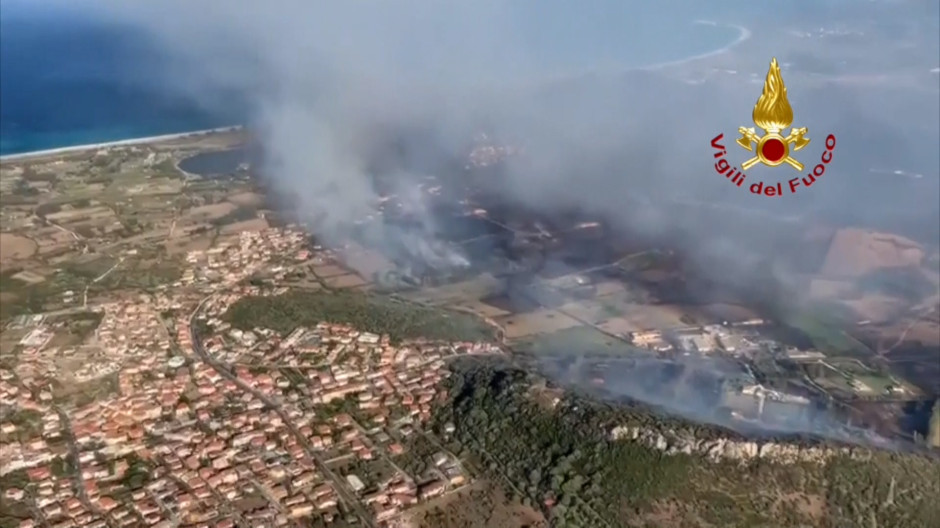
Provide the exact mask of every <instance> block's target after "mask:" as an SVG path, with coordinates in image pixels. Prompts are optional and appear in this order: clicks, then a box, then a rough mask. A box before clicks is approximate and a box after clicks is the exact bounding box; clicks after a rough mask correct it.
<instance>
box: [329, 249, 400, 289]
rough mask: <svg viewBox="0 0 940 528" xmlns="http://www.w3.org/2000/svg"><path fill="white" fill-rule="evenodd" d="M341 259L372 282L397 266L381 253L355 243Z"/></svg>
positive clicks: (345, 251) (343, 253) (344, 252)
mask: <svg viewBox="0 0 940 528" xmlns="http://www.w3.org/2000/svg"><path fill="white" fill-rule="evenodd" d="M340 258H341V260H342V261H343V264H345V265H346V266H348V267H349V268H350V269H352V270H354V271H355V272H356V273H358V274H359V276H360V277H362V278H364V279H366V280H367V281H371V280H372V278H373V277H374V276H375V275H376V274H379V275H384V274H385V273H387V272H389V271H391V270H394V269H395V265H394V264H392V263H391V262H389V260H388V259H386V258H385V257H384V256H383V255H382V254H381V253H378V252H376V251H372V250H369V249H366V248H364V247H362V246H360V245H359V244H355V243H350V244H349V245H348V247H347V249H346V250H344V251H343V252H342V255H340Z"/></svg>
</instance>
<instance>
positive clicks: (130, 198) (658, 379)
mask: <svg viewBox="0 0 940 528" xmlns="http://www.w3.org/2000/svg"><path fill="white" fill-rule="evenodd" d="M487 140H488V138H485V137H484V138H480V142H479V144H477V145H476V147H475V149H474V150H473V151H472V152H471V155H470V156H469V160H470V161H469V163H470V164H471V166H473V167H477V168H480V167H482V168H487V167H492V166H493V165H492V164H498V163H499V162H500V160H501V159H503V158H505V157H508V156H517V155H519V154H520V151H519V150H518V149H516V148H514V147H504V146H500V145H498V144H495V143H494V144H491V142H488V141H487ZM186 141H190V142H196V143H195V146H193V145H191V144H190V143H187V142H186ZM186 141H184V140H182V139H177V140H172V141H171V142H170V143H167V144H166V145H164V146H158V147H152V146H147V145H129V146H126V147H121V148H114V149H101V150H100V151H98V152H95V153H84V154H82V153H78V154H69V155H67V156H65V157H64V158H63V159H56V158H50V159H48V160H44V159H39V160H38V161H35V162H30V163H29V164H9V165H7V164H5V165H4V166H3V167H2V171H0V175H2V180H0V187H2V188H5V189H7V190H8V191H9V193H4V195H5V196H7V195H12V196H14V198H15V199H16V200H14V201H13V202H11V203H10V204H8V205H5V206H4V208H3V209H2V210H0V216H2V219H3V221H4V226H5V229H6V230H5V231H4V232H3V233H2V234H0V246H2V251H0V263H2V265H3V267H2V273H0V280H2V281H3V283H2V286H3V288H2V291H0V300H2V301H3V302H2V303H0V308H2V309H3V323H2V325H3V326H2V331H0V351H2V355H0V401H2V406H0V511H2V514H0V528H6V527H7V526H9V527H11V528H12V527H18V526H22V527H31V526H33V527H43V528H45V527H53V528H54V527H84V526H99V527H107V528H115V527H129V526H160V527H161V528H164V527H166V528H169V527H175V526H193V527H196V526H198V527H206V528H214V527H226V526H233V527H234V526H245V527H255V526H319V527H324V528H325V527H337V528H342V527H347V526H370V527H375V528H385V527H388V528H391V527H396V528H398V527H401V528H404V527H406V526H407V527H421V528H424V527H431V526H433V527H435V528H437V527H438V526H445V525H444V524H441V521H440V519H442V518H445V517H451V516H454V515H456V516H458V517H459V516H460V515H463V514H466V516H465V517H463V519H464V521H463V522H464V524H456V525H455V526H481V525H486V523H485V519H488V518H489V516H491V515H493V516H497V517H499V518H515V519H516V520H517V521H518V523H517V524H512V525H510V526H512V528H522V527H523V526H530V527H536V526H538V527H542V526H546V519H548V518H553V517H552V516H553V515H570V516H573V517H572V518H574V517H577V516H585V517H584V518H586V519H590V521H588V522H592V523H593V522H595V521H596V520H597V519H600V518H601V517H602V516H600V515H599V514H598V511H599V510H600V509H602V505H603V504H605V503H609V502H610V501H609V500H607V499H603V500H602V499H597V502H594V503H592V504H591V505H590V506H586V505H585V504H586V502H579V503H578V506H577V507H576V508H573V509H572V508H568V513H567V514H566V513H565V510H566V505H565V501H566V498H565V495H566V496H567V501H572V500H575V501H577V500H580V499H572V498H571V497H572V496H574V495H573V494H571V493H567V494H564V493H561V491H563V489H564V488H565V486H566V484H565V483H563V482H562V481H560V480H558V479H555V478H554V477H550V478H543V477H542V475H548V474H549V473H548V472H547V471H545V472H541V473H539V472H535V473H533V472H531V470H528V469H521V468H522V467H526V466H525V465H523V466H520V465H518V463H517V462H518V461H519V460H522V459H523V458H524V456H523V454H522V451H526V450H525V449H523V450H522V451H518V450H516V451H513V454H512V455H510V456H502V454H501V453H500V452H499V451H498V450H496V449H491V448H492V447H493V446H496V445H498V444H497V443H494V442H496V441H497V440H499V439H501V438H504V435H502V434H496V433H494V432H493V431H495V430H496V429H495V427H496V425H495V424H496V423H497V421H490V420H488V419H481V418H480V416H482V415H463V416H459V415H458V413H457V412H456V411H455V408H456V407H458V406H457V405H456V404H455V402H456V401H457V396H460V395H465V392H464V390H461V388H462V389H466V385H461V383H464V382H465V379H466V378H465V377H464V376H465V373H466V372H467V368H469V367H468V366H472V367H473V368H477V367H479V368H480V369H483V370H484V371H485V370H486V369H491V368H493V366H494V365H502V366H507V365H508V366H510V367H511V368H513V369H519V371H525V372H527V373H531V375H532V376H534V377H541V378H542V380H543V381H542V382H541V384H542V388H536V389H533V390H531V391H525V394H526V398H531V399H532V400H533V401H535V402H540V405H542V404H544V408H546V409H552V410H553V411H552V412H555V413H577V412H578V411H577V408H578V407H579V406H577V405H576V406H572V407H570V408H567V407H565V406H564V405H562V404H560V403H559V402H562V401H566V399H567V398H571V397H572V396H571V395H572V394H591V395H592V397H596V398H597V401H605V402H609V401H620V400H621V399H622V398H623V396H624V394H623V393H622V392H619V391H622V387H624V385H625V384H627V385H630V387H629V389H630V390H640V391H641V392H642V394H641V396H642V397H639V398H638V399H639V400H640V401H647V400H646V398H652V399H653V400H656V399H659V401H663V402H667V403H668V405H667V408H668V409H667V410H668V411H672V410H675V409H678V410H679V411H680V412H681V410H682V406H683V405H685V404H686V403H688V402H693V403H695V404H700V405H702V406H704V407H707V409H708V410H709V412H712V413H713V415H712V416H711V417H710V419H713V420H715V421H716V422H720V423H721V424H722V426H724V427H728V428H729V429H732V430H733V429H735V428H736V427H755V428H771V427H778V428H781V429H786V428H789V429H796V430H805V429H806V428H807V427H814V428H816V430H823V429H822V426H823V425H821V424H824V426H825V427H826V429H825V430H824V432H825V433H826V434H829V435H830V436H833V437H837V438H839V439H851V438H856V437H854V436H852V435H857V434H858V432H859V431H860V430H865V429H863V428H860V427H859V426H858V424H859V423H860V422H861V423H863V426H864V427H876V426H877V427H882V429H881V430H879V432H882V431H886V432H885V433H884V434H886V435H902V434H909V433H908V432H906V431H899V430H898V429H897V425H896V424H898V423H901V420H899V416H900V414H901V413H903V412H904V409H905V408H906V406H907V405H908V403H909V402H910V401H912V400H915V399H917V398H920V397H921V395H922V394H924V393H923V392H922V387H923V386H924V385H923V384H922V383H916V378H905V377H901V376H900V375H898V374H896V373H892V372H891V371H890V369H889V368H886V366H885V365H884V364H883V363H880V364H879V363H878V362H876V361H872V360H871V359H870V355H871V352H870V351H869V350H868V348H867V346H868V345H866V344H865V343H861V342H860V341H859V340H858V339H857V338H856V337H854V335H850V334H849V333H848V332H846V331H844V330H842V329H843V328H845V326H844V325H842V326H839V325H835V324H832V325H830V324H829V323H828V322H827V321H830V320H831V317H827V316H825V315H821V314H819V313H818V312H817V313H814V314H811V315H809V316H807V317H806V318H805V320H804V321H805V322H808V323H809V324H808V325H807V324H805V323H804V322H803V321H795V322H792V321H791V322H790V323H788V324H787V325H780V324H778V322H777V321H774V320H768V318H767V317H766V316H765V314H764V312H762V311H758V310H756V309H755V308H753V307H751V306H749V305H748V304H747V303H744V302H734V301H729V300H727V298H722V299H718V298H710V297H707V296H706V297H702V298H699V299H696V298H693V297H691V296H690V295H689V294H688V293H683V289H682V288H683V287H684V285H686V284H688V283H689V281H694V280H696V278H695V276H694V275H693V274H692V273H690V271H689V270H688V269H687V268H685V267H683V266H680V265H678V264H677V262H678V255H677V254H676V252H674V251H672V250H671V249H669V248H660V247H648V246H637V247H633V246H630V247H627V248H618V247H614V246H615V242H616V241H615V240H613V239H612V238H611V235H610V232H609V229H608V227H607V226H606V225H605V224H604V223H603V222H601V221H599V220H597V219H593V218H580V217H575V218H570V219H564V221H562V220H559V221H557V222H554V221H551V219H545V218H539V217H537V216H529V215H528V214H527V213H526V212H525V211H519V212H517V213H518V214H515V213H514V214H515V216H512V215H511V218H508V219H502V218H499V217H497V216H496V212H497V211H498V208H492V207H490V208H488V206H487V205H486V204H483V203H476V202H475V201H474V199H473V197H472V195H470V198H467V199H461V200H459V201H458V202H456V203H449V202H448V204H449V205H448V204H445V205H448V206H452V210H451V212H452V213H453V218H452V219H451V220H452V221H453V222H454V224H455V225H454V226H451V227H452V228H453V231H454V232H453V233H449V232H448V233H441V234H440V236H439V237H438V238H434V239H433V240H429V241H428V245H427V246H422V247H421V248H419V249H422V251H421V252H419V253H420V254H417V255H415V254H405V255H403V254H401V253H399V254H393V253H394V252H389V251H385V250H388V248H385V247H381V245H375V244H371V243H370V242H369V241H368V240H364V239H357V238H355V237H351V238H349V239H347V240H344V241H342V242H341V243H334V244H332V245H328V244H325V243H322V242H321V241H319V240H318V239H317V237H316V235H315V234H314V231H315V230H313V229H311V228H310V226H307V225H301V224H300V223H297V222H298V221H297V219H296V218H293V217H291V216H290V215H287V214H281V213H278V211H277V210H276V207H273V206H272V205H273V204H271V202H270V201H268V198H266V197H265V196H264V195H262V194H261V193H260V192H259V191H261V189H259V188H258V187H257V185H256V183H254V182H253V181H252V180H251V178H250V177H249V176H248V174H249V172H248V170H247V169H245V168H244V162H242V161H239V160H240V159H241V158H235V159H234V160H233V159H230V157H229V155H230V153H231V151H229V150H212V149H218V148H220V147H221V146H224V145H227V144H228V143H226V142H227V141H228V140H226V139H225V138H224V137H221V136H212V135H210V136H206V137H199V138H195V139H190V140H186ZM232 141H235V140H232ZM223 144H224V145H223ZM203 149H208V151H207V152H203V151H202V150H203ZM181 160H182V161H181ZM207 160H208V161H207ZM236 162H237V163H236ZM118 171H120V172H121V174H122V181H121V182H117V181H116V180H115V179H114V178H113V176H112V175H113V174H116V173H117V172H118ZM199 171H202V172H199ZM197 172H199V173H198V174H197ZM125 173H126V174H127V176H126V177H125V176H124V174H125ZM443 184H444V182H443V180H437V179H435V178H432V177H429V178H428V180H427V181H426V182H424V183H422V185H420V186H419V188H418V191H417V192H421V193H424V194H425V195H426V196H424V199H427V200H429V201H432V200H446V199H447V196H448V193H443V192H441V189H442V185H443ZM380 202H381V203H380V205H381V206H380V207H378V208H377V209H376V215H377V216H380V217H381V222H379V220H376V218H372V217H370V219H366V220H363V221H364V222H366V221H371V222H378V224H374V225H372V227H376V228H380V229H381V228H383V226H385V227H387V225H395V224H394V222H398V221H406V222H407V221H408V218H407V217H404V218H403V217H402V214H403V211H404V212H405V213H407V208H403V207H401V204H400V203H399V201H398V199H397V198H396V197H395V196H387V197H382V199H381V200H380ZM406 216H407V215H406ZM7 226H9V227H7ZM847 236H848V237H849V238H851V237H855V238H858V237H863V238H865V240H872V243H879V244H885V245H887V244H888V243H887V242H882V238H878V237H875V236H874V235H870V234H866V233H861V232H859V231H858V230H855V231H853V230H842V231H841V232H839V233H838V234H836V235H835V236H834V237H833V241H832V243H831V244H830V246H831V248H830V249H828V250H824V251H821V254H822V255H823V256H824V257H825V261H826V266H830V267H834V269H842V268H840V266H843V265H844V264H845V262H846V259H844V258H842V257H841V256H840V251H838V250H839V248H840V247H841V246H842V245H844V244H842V243H841V242H840V241H841V240H844V239H846V237H847ZM866 237H867V238H866ZM892 240H894V239H892ZM892 244H893V245H896V244H895V243H894V242H892ZM904 247H905V248H908V250H906V251H904V252H900V253H899V254H898V257H897V258H898V262H900V263H901V264H904V265H908V266H915V265H916V266H919V267H920V268H918V269H921V268H923V269H927V268H926V267H927V266H929V265H932V263H933V262H935V261H937V256H936V255H933V254H929V253H927V252H926V251H921V250H918V249H917V247H915V246H911V245H910V244H908V245H907V246H904ZM500 248H501V249H500ZM599 248H607V249H605V250H604V251H598V249H599ZM595 252H596V253H597V255H595V254H594V253H595ZM539 255H541V257H539ZM585 255H587V256H585ZM455 256H458V257H460V258H453V257H455ZM464 257H466V258H464ZM592 259H593V260H592ZM830 261H831V262H830ZM432 264H433V265H432ZM546 264H547V265H546ZM543 265H544V266H543ZM899 265H900V264H899ZM843 267H844V266H843ZM555 268H557V269H555ZM850 271H851V270H850ZM842 274H843V275H844V272H842ZM840 276H842V275H840ZM836 282H837V281H835V280H834V279H832V280H829V279H826V280H823V279H818V280H814V282H813V284H815V285H822V286H832V285H833V284H835V283H836ZM838 284H842V287H844V288H848V286H847V285H846V284H847V283H845V284H843V283H838ZM925 302H926V301H925ZM930 309H931V308H930V306H929V303H928V304H925V308H923V313H924V314H926V315H930V314H931V313H933V312H931V311H930ZM931 324H933V323H931V322H930V320H929V319H924V320H922V321H921V320H918V321H917V322H916V324H914V323H908V324H906V325H904V327H903V332H905V335H910V336H915V335H916V336H919V337H922V336H926V335H929V333H930V332H931V331H932V329H933V328H934V327H933V326H930V325H931ZM797 326H800V327H802V328H809V332H808V333H807V334H806V335H809V336H810V337H809V339H805V336H804V339H802V340H801V341H800V342H799V343H794V340H793V339H791V338H790V337H788V336H787V335H785V333H786V331H787V328H790V329H791V331H792V328H795V327H797ZM859 328H862V329H866V328H870V326H863V325H859ZM924 364H926V362H924ZM471 370H472V369H471ZM925 372H926V371H925ZM536 385H538V383H536ZM452 387H453V388H454V390H451V388H452ZM572 388H574V389H577V390H574V391H569V390H568V389H572ZM677 388H678V389H682V390H677ZM485 390H489V389H485ZM686 390H688V392H683V391H686ZM628 396H629V394H628ZM706 398H707V401H705V399H706ZM464 403H466V402H464ZM478 403H480V402H475V403H474V404H473V405H476V404H478ZM490 403H492V402H490ZM490 403H487V405H489V404H490ZM670 406H671V407H670ZM464 407H466V406H464ZM820 407H826V409H825V412H829V411H831V413H830V414H829V415H827V418H826V419H825V420H820V419H819V418H818V417H819V415H820V412H821V411H820ZM540 408H541V407H540ZM937 409H940V406H938V407H937ZM464 410H466V409H464V408H461V409H460V411H461V412H463V411H464ZM487 414H488V413H487ZM467 423H477V425H481V423H482V425H484V426H486V427H485V428H488V429H489V430H488V432H485V433H484V432H483V431H480V432H481V435H477V434H476V433H477V431H476V429H471V430H469V431H468V430H467V425H466V424H467ZM931 423H936V424H937V425H936V426H931V427H935V428H936V431H937V432H938V433H937V434H934V433H931V435H930V437H929V440H927V441H929V442H930V445H938V444H940V418H937V419H935V420H934V421H932V422H931ZM807 424H810V425H809V426H808V425H807ZM872 424H873V425H872ZM625 427H626V426H625ZM631 427H634V429H631V431H635V430H637V429H635V427H637V425H636V424H634V425H633V426H631ZM801 428H802V429H801ZM933 430H934V429H931V431H933ZM647 433H649V435H651V436H644V435H647ZM546 435H547V437H548V438H550V437H551V433H550V432H547V433H546ZM607 436H608V435H607V433H606V432H605V433H604V437H605V438H607ZM631 438H634V440H636V441H639V440H637V439H642V438H659V436H656V435H654V434H653V433H652V432H650V431H646V430H645V429H644V432H643V434H640V435H639V436H636V435H632V436H631ZM879 439H880V437H879ZM539 441H540V442H541V441H542V440H539ZM912 441H914V442H921V443H927V441H925V440H923V439H918V438H916V437H914V438H912ZM605 442H606V440H605ZM661 443H662V442H659V441H658V440H657V441H656V442H653V444H654V445H656V446H659V444H661ZM605 445H606V444H605ZM611 448H613V447H611ZM605 449H606V448H605ZM657 449H659V447H657ZM670 450H671V448H670V447H669V446H667V448H666V451H667V452H671V451H670ZM582 451H583V452H584V453H590V452H594V451H593V448H592V449H589V450H582ZM525 456H528V455H525ZM586 474H590V473H586ZM536 478H538V479H540V480H541V481H543V482H541V483H540V484H538V487H537V488H536V487H533V486H535V484H533V479H536ZM578 478H580V477H578ZM577 481H578V480H574V481H573V482H577ZM573 485H574V484H572V486H573ZM546 486H548V487H549V488H550V489H551V490H552V491H551V492H546V491H545V490H546V489H547V488H546ZM597 489H603V488H600V487H598V488H597ZM612 489H613V488H612ZM532 490H536V491H532ZM481 496H482V497H483V498H482V499H481V498H480V497H481ZM474 497H476V498H474ZM474 501H482V502H479V503H478V502H474ZM568 506H570V502H569V503H568ZM496 511H499V513H493V512H496ZM455 512H456V513H455ZM442 516H443V517H442ZM573 525H581V524H577V523H575V524H573ZM592 525H593V524H592Z"/></svg>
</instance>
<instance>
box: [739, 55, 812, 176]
mask: <svg viewBox="0 0 940 528" xmlns="http://www.w3.org/2000/svg"><path fill="white" fill-rule="evenodd" d="M751 117H752V118H753V120H754V124H755V125H757V126H758V127H760V128H762V129H764V131H765V132H766V133H765V134H764V135H763V136H758V135H757V133H756V132H755V131H754V128H753V127H752V128H744V127H740V128H738V132H739V133H740V134H741V137H740V138H738V145H741V147H743V148H744V149H745V150H747V151H748V152H755V151H754V147H753V145H754V144H755V143H756V144H757V151H756V156H754V157H753V158H751V159H749V160H747V161H745V162H744V163H742V164H741V169H742V170H748V169H750V168H751V167H753V166H754V165H756V164H757V163H763V164H764V165H767V166H768V167H776V166H777V165H780V164H782V163H786V164H787V165H789V166H791V167H793V168H794V169H796V170H798V171H801V170H803V164H802V163H800V162H799V161H797V160H795V159H793V157H792V156H790V150H791V146H792V150H793V152H797V151H799V150H802V149H803V147H805V146H806V145H809V141H810V140H809V138H807V137H804V136H805V135H806V133H807V132H808V129H807V128H806V127H802V128H791V129H790V133H789V134H787V135H786V136H783V135H782V134H781V133H782V132H783V131H784V129H786V128H788V127H789V126H790V125H791V124H792V123H793V109H792V108H791V107H790V101H788V100H787V87H786V86H785V85H784V84H783V77H782V76H781V75H780V66H779V65H778V64H777V59H776V58H774V59H773V60H772V61H770V70H768V71H767V79H766V80H765V81H764V91H763V92H762V93H761V94H760V98H759V99H758V100H757V104H755V105H754V112H753V113H752V114H751Z"/></svg>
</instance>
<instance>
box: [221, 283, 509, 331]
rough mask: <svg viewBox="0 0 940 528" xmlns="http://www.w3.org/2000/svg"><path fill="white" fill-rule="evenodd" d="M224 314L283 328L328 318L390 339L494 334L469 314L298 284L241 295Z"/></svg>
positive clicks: (235, 320)
mask: <svg viewBox="0 0 940 528" xmlns="http://www.w3.org/2000/svg"><path fill="white" fill-rule="evenodd" d="M224 319H225V320H226V321H227V322H229V323H230V324H231V325H232V326H234V327H236V328H240V329H246V330H247V329H251V328H271V329H273V330H277V331H279V332H282V333H284V334H286V333H288V332H290V331H291V330H293V329H294V328H297V327H298V326H308V327H309V326H315V325H316V324H317V323H320V322H329V323H334V324H345V325H349V326H352V327H354V328H356V329H357V330H359V331H362V332H371V333H374V334H379V335H388V336H389V338H390V339H391V340H392V342H398V341H401V340H404V339H417V338H426V339H430V340H442V341H491V340H493V339H494V330H493V329H492V328H491V327H489V326H488V325H487V324H486V323H485V322H483V321H482V320H480V319H478V318H476V317H474V316H472V315H469V314H464V313H457V312H450V311H446V310H442V309H440V308H432V307H427V306H423V305H419V304H414V303H411V302H407V301H403V300H399V299H396V298H394V297H379V296H372V295H369V294H366V293H362V292H353V291H348V290H341V291H299V290H298V291H290V292H287V293H285V294H283V295H278V296H249V297H244V298H242V299H240V300H238V301H237V302H236V303H235V304H233V305H232V306H231V307H230V308H229V309H228V311H227V312H226V313H225V316H224Z"/></svg>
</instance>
